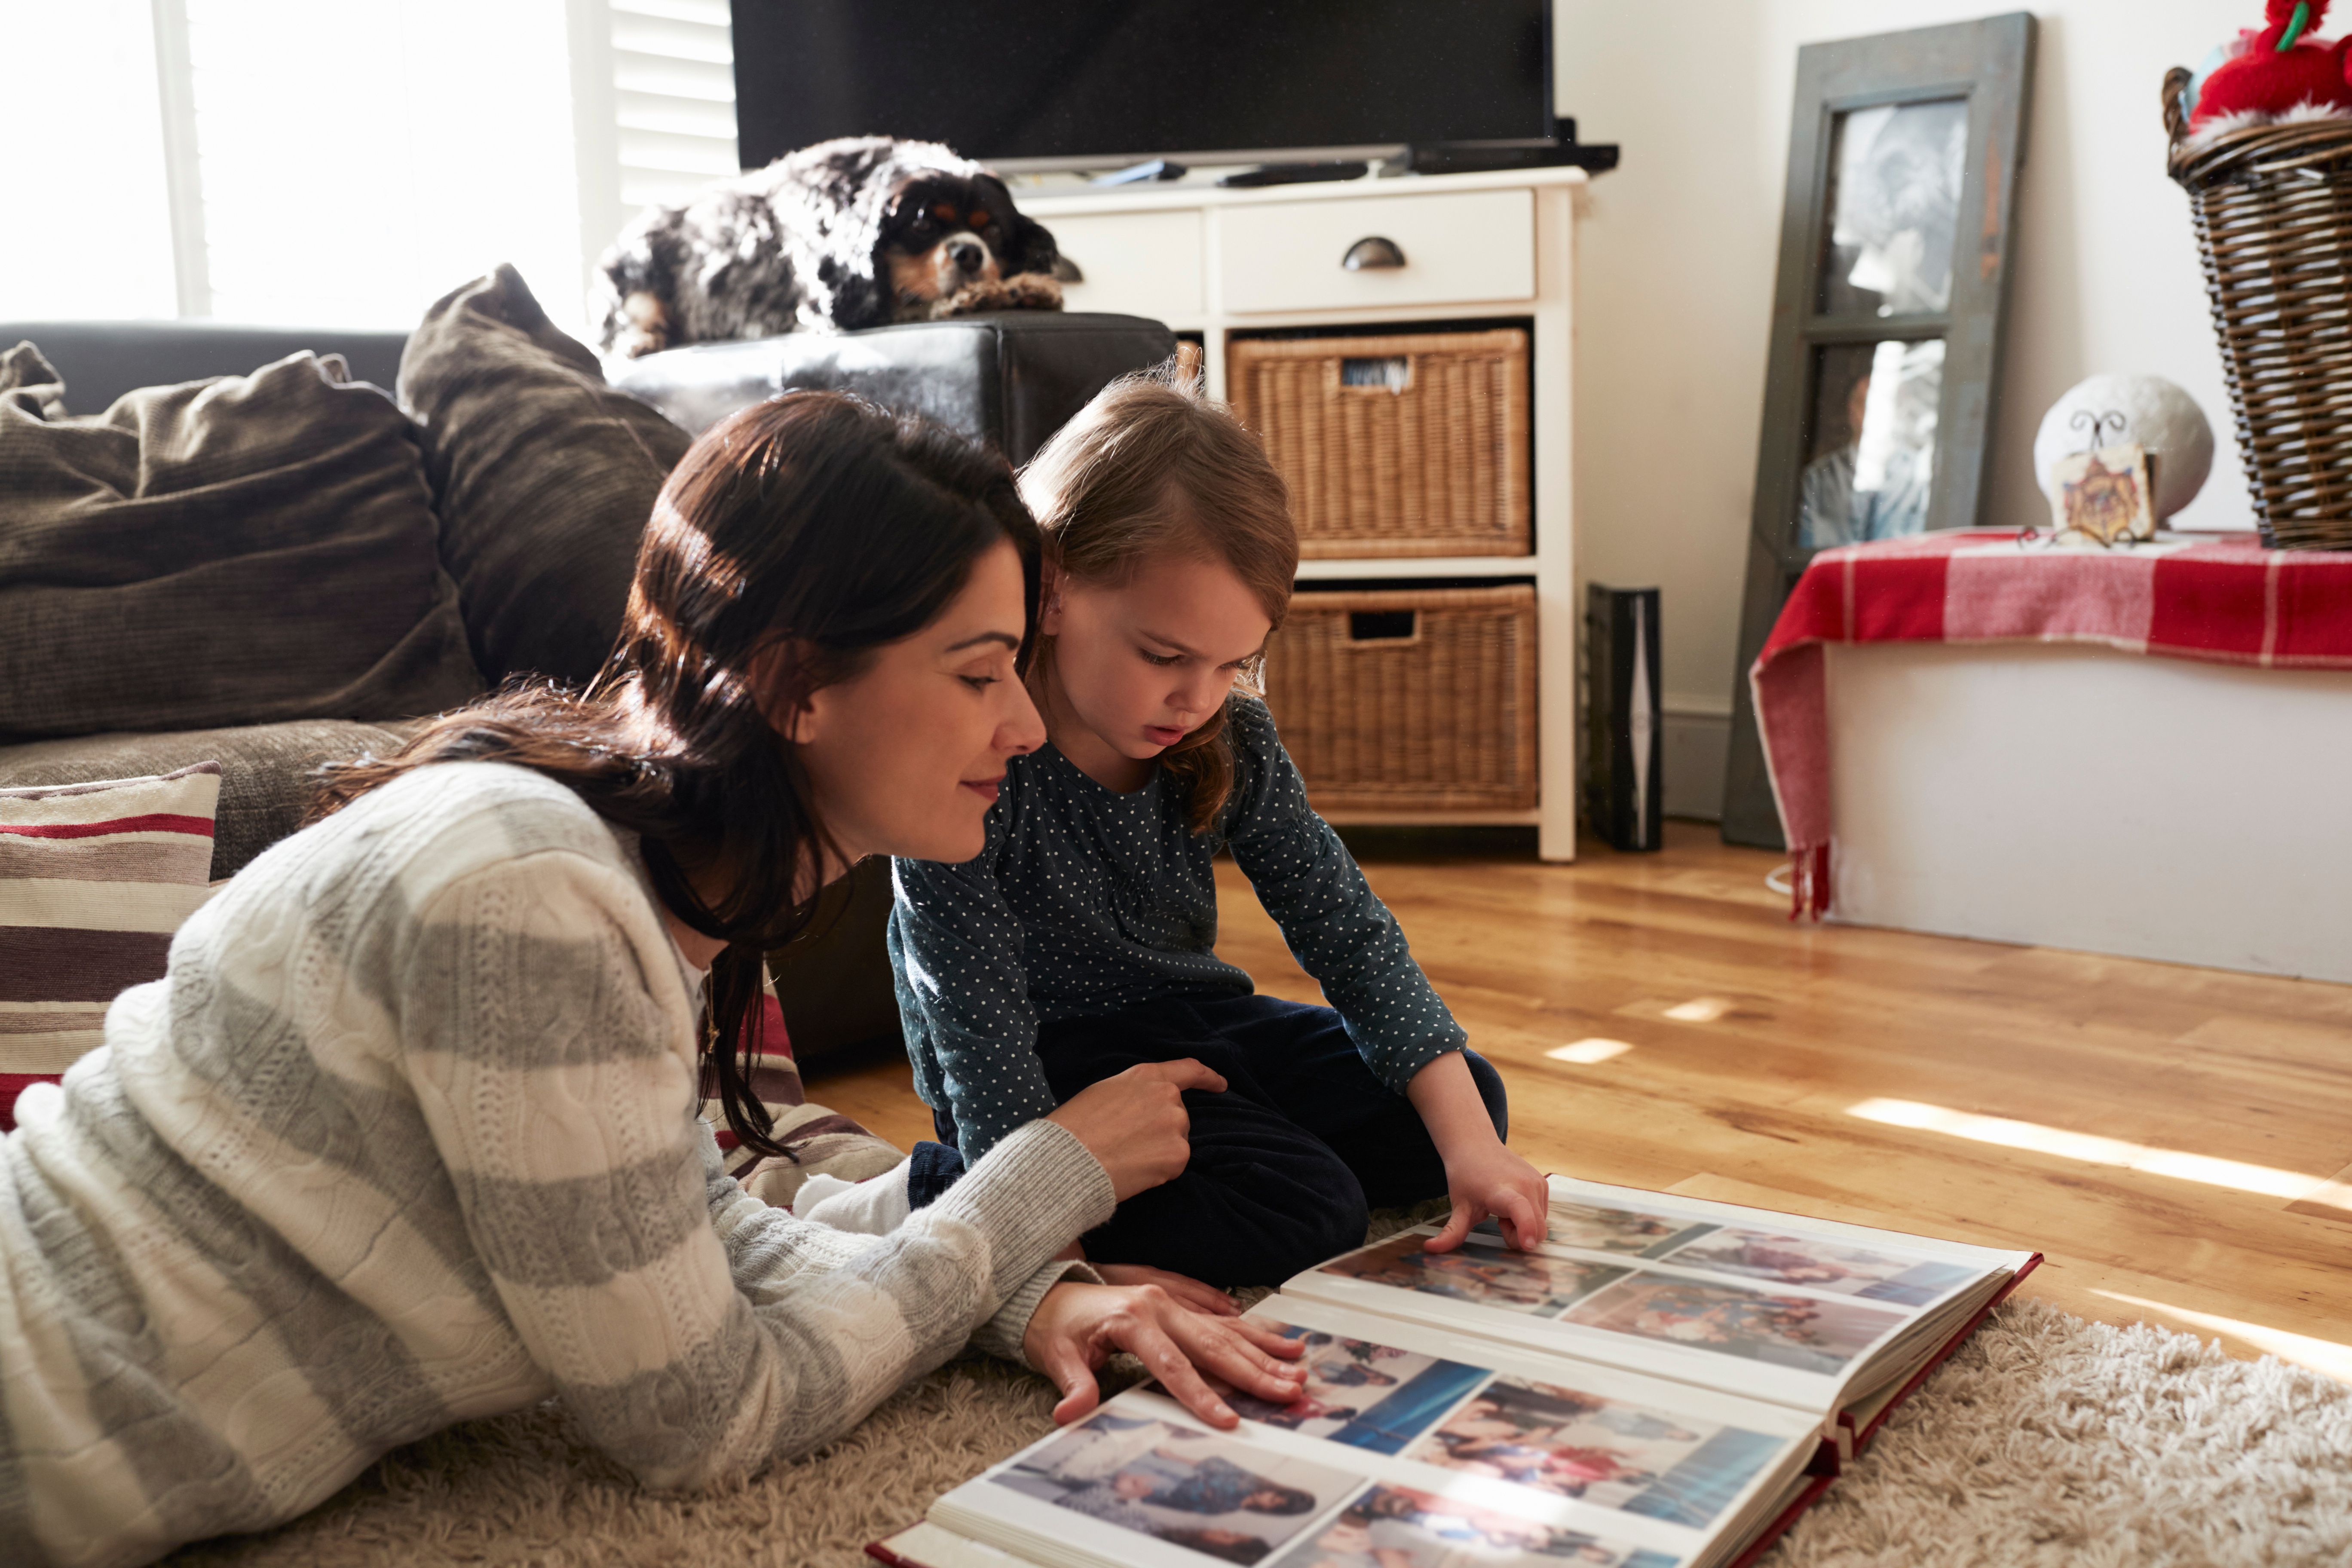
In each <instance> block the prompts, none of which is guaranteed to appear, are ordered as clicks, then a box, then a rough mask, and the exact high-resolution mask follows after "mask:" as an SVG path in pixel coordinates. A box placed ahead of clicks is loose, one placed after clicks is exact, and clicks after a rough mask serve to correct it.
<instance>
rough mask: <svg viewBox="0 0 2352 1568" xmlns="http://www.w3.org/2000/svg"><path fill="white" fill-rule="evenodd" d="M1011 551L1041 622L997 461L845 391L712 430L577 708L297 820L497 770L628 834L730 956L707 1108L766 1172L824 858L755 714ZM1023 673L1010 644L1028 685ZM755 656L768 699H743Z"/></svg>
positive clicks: (452, 740) (405, 756) (809, 395)
mask: <svg viewBox="0 0 2352 1568" xmlns="http://www.w3.org/2000/svg"><path fill="white" fill-rule="evenodd" d="M1007 540H1010V541H1011V542H1012V543H1013V547H1014V549H1015V550H1016V551H1018V552H1019V553H1020V556H1021V569H1022V577H1023V581H1024V584H1025V590H1026V598H1027V608H1028V611H1029V617H1030V619H1031V620H1032V621H1033V622H1034V619H1035V612H1036V601H1037V562H1038V535H1037V527H1036V524H1035V523H1034V521H1032V520H1031V518H1030V516H1029V512H1028V509H1027V508H1025V507H1024V506H1023V505H1022V503H1021V498H1020V494H1019V492H1018V491H1017V490H1016V489H1014V485H1013V471H1012V469H1011V468H1010V467H1008V466H1007V465H1006V464H1005V462H1004V460H1003V458H1000V457H998V456H996V455H995V454H993V453H992V452H989V451H987V450H985V449H984V448H982V447H977V446H974V445H973V444H971V442H969V441H966V440H965V439H963V438H962V437H960V436H958V435H956V434H955V433H954V432H952V431H950V430H948V429H946V428H944V427H943V426H938V425H934V424H932V423H930V422H929V421H927V420H922V419H918V418H914V417H911V416H894V415H891V414H887V413H885V412H884V411H883V410H881V409H879V408H877V407H875V406H874V405H871V404H868V403H866V402H863V401H861V400H859V399H856V398H853V397H847V396H844V395H841V394H838V393H830V392H788V393H785V394H784V395H782V396H779V397H773V398H771V399H769V400H768V401H766V402H764V403H760V404H755V405H752V406H751V407H749V408H746V409H743V410H741V411H740V412H739V413H737V414H735V415H733V416H730V418H728V419H726V420H724V421H722V422H721V423H719V425H717V426H713V427H712V428H711V429H710V430H709V431H708V432H706V433H705V434H704V435H703V437H701V438H700V439H699V440H698V441H696V442H695V444H694V445H693V447H690V448H689V449H688V452H687V454H686V456H685V457H684V458H682V459H680V460H679V462H678V465H677V469H676V471H674V472H673V473H672V474H671V475H670V477H669V481H668V483H667V484H665V485H664V486H663V487H662V491H661V495H660V497H659V499H657V500H656V501H655V502H654V511H653V518H652V521H650V522H648V523H647V524H646V532H645V538H644V542H642V543H641V544H640V545H639V546H638V550H637V566H636V576H635V581H634V582H633V583H632V584H631V585H630V588H629V600H628V606H627V609H626V610H625V612H624V615H623V617H622V625H621V635H620V637H619V640H618V641H617V642H616V644H615V645H614V650H613V655H612V658H610V659H609V660H607V661H606V663H605V666H604V671H603V673H602V674H600V675H599V676H598V677H597V679H596V680H595V683H594V684H593V686H591V687H590V688H589V689H588V690H587V691H586V692H585V693H584V694H581V693H573V692H571V691H567V690H564V689H561V688H558V687H555V686H552V685H551V684H548V683H546V682H544V681H536V680H524V681H520V682H516V683H511V684H509V686H507V687H506V688H505V689H501V690H499V691H497V692H494V693H492V694H491V695H489V696H488V697H485V698H483V699H482V700H479V701H478V702H475V703H473V704H471V705H469V706H467V707H465V708H461V709H459V710H456V711H455V712H451V713H446V714H444V715H442V716H441V717H440V718H438V719H436V720H434V721H432V722H431V723H430V724H428V725H427V726H426V727H425V729H424V731H421V732H420V733H418V734H417V735H416V736H415V737H414V738H412V739H411V740H410V741H409V742H407V743H406V744H405V745H404V746H403V747H401V748H400V750H399V751H397V752H394V753H393V754H392V755H391V756H389V757H383V758H374V757H369V758H362V759H361V760H360V761H358V762H356V763H347V764H343V765H341V766H338V767H335V768H331V769H329V770H326V771H325V772H323V773H322V774H321V776H320V785H319V791H318V796H317V805H316V806H315V807H314V813H313V815H314V816H328V815H330V814H331V813H332V812H334V811H337V810H339V809H341V807H342V806H344V805H349V804H350V803H351V802H352V801H353V800H355V799H357V798H358V797H359V796H361V795H364V794H366V793H367V792H368V791H370V790H373V789H375V788H378V787H380V786H381V785H383V784H388V783H390V782H391V781H392V780H394V779H395V778H397V777H399V776H400V775H401V774H403V773H408V772H410V771H411V770H413V769H415V768H421V767H425V766H428V765H430V764H432V763H451V762H494V763H513V764H515V765H517V766H519V767H525V768H530V769H531V770H532V771H534V772H536V773H543V774H545V775H546V776H548V777H549V778H551V779H553V780H555V781H556V782H558V783H559V784H563V785H565V786H566V787H568V788H570V789H572V791H574V792H575V793H577V794H578V795H580V797H581V798H582V799H583V800H584V801H586V802H587V803H588V805H590V806H591V807H592V808H593V809H594V810H595V812H596V813H597V815H598V816H602V817H604V819H605V820H606V821H608V822H611V823H613V824H614V826H618V827H622V828H625V829H628V830H630V831H633V832H635V833H637V834H638V835H640V836H641V841H642V843H643V846H644V851H645V858H646V867H647V868H648V869H649V870H650V871H651V873H652V876H653V882H654V887H655V890H656V892H657V893H658V894H659V895H660V898H661V900H662V902H663V903H664V904H665V905H666V906H667V907H668V909H669V910H670V911H671V912H672V913H674V914H676V915H677V918H678V919H679V920H680V921H684V922H685V923H686V924H687V925H688V926H690V927H692V928H693V929H694V930H696V931H700V932H702V933H703V934H704V935H705V936H709V937H713V938H719V939H723V940H724V941H725V942H727V944H728V945H727V948H726V951H724V952H721V953H720V954H719V957H718V958H717V960H715V961H714V962H713V963H712V964H711V967H710V998H709V1011H708V1015H707V1022H706V1025H705V1032H704V1037H703V1042H702V1052H703V1056H702V1076H703V1089H702V1092H703V1093H704V1095H705V1096H711V1095H713V1094H714V1093H715V1095H716V1098H717V1099H718V1100H719V1103H720V1105H721V1107H722V1108H723V1110H724V1111H725V1113H726V1118H727V1125H728V1127H729V1129H730V1131H733V1132H734V1134H735V1137H736V1139H737V1141H738V1142H739V1143H740V1144H741V1145H742V1146H744V1147H746V1148H749V1149H751V1150H752V1151H754V1152H757V1153H761V1154H782V1153H784V1152H785V1151H784V1150H783V1148H782V1145H780V1144H779V1143H777V1142H775V1141H774V1139H773V1138H772V1136H771V1134H772V1131H773V1129H774V1123H773V1121H772V1119H771V1118H770V1116H769V1114H768V1111H767V1108H766V1107H765V1106H763V1105H762V1104H761V1102H760V1100H759V1097H758V1096H757V1095H756V1094H755V1093H753V1092H752V1089H751V1070H752V1068H753V1066H754V1065H755V1063H756V1060H757V1058H758V1055H759V1050H760V1025H759V1019H760V1005H759V1004H760V994H761V963H762V961H763V954H764V952H765V950H767V949H769V948H772V947H776V946H778V945H781V944H782V942H787V941H789V940H791V938H792V937H793V936H794V935H795V934H797V933H798V932H799V931H801V930H802V929H803V927H804V926H805V925H806V924H807V922H808V920H809V917H810V912H811V907H812V905H813V903H814V899H813V894H814V891H815V889H816V887H817V885H818V884H819V882H820V881H821V880H822V878H823V876H824V872H825V870H826V869H827V868H832V867H835V866H837V864H838V861H839V858H840V857H839V855H838V854H837V852H836V847H835V843H834V841H833V839H832V837H831V836H830V835H829V834H828V833H827V831H826V828H825V825H824V823H823V822H821V821H819V820H818V819H817V817H816V815H815V813H814V809H813V808H812V804H811V801H810V798H809V789H808V781H807V778H806V776H805V774H804V773H803V772H802V769H801V766H800V763H799V760H798V758H797V756H796V755H795V753H794V749H793V746H792V745H791V743H789V742H786V741H785V740H784V739H783V738H782V736H781V735H779V734H778V733H777V731H776V729H775V727H774V726H773V725H772V723H771V722H770V721H769V719H768V717H767V713H766V711H764V710H763V708H762V699H763V697H764V699H765V701H766V705H767V708H768V709H770V710H783V711H789V710H791V709H793V708H794V707H797V706H798V705H799V704H801V703H803V702H804V701H805V700H807V699H808V697H809V696H810V695H811V694H812V693H814V692H815V691H817V690H818V689H821V688H824V687H825V686H829V685H831V684H833V683H835V682H836V681H839V680H844V679H849V678H851V677H853V676H855V675H856V674H857V673H859V672H860V670H862V669H863V668H865V667H866V665H867V663H869V662H870V660H871V659H872V658H873V656H874V655H875V653H876V652H877V650H878V649H879V648H880V647H882V646H883V645H884V644H886V643H891V642H896V641H898V639H900V638H902V637H910V636H912V635H913V634H914V633H916V632H918V631H919V630H921V629H922V628H923V627H924V626H928V625H929V624H930V622H931V621H932V620H933V619H934V618H936V617H937V616H939V615H940V613H941V612H942V611H944V610H945V609H946V608H947V606H948V605H949V604H950V602H952V601H953V600H954V598H955V597H956V595H958V594H960V593H961V592H962V591H963V587H964V584H965V583H966V582H967V581H968V580H969V579H970V577H971V570H972V567H973V565H974V563H976V562H978V561H979V560H980V558H981V557H982V556H983V555H985V554H986V553H987V552H989V551H990V550H992V549H993V548H995V547H996V546H997V545H998V544H1000V543H1002V542H1005V541H1007ZM1024 637H1025V634H1024ZM1028 654H1029V647H1028V644H1027V642H1026V641H1025V640H1024V643H1023V646H1022V648H1021V654H1020V662H1021V664H1022V666H1023V668H1026V665H1027V659H1028ZM763 656H772V668H773V670H774V671H775V676H776V678H777V679H778V680H780V681H781V687H782V689H770V690H768V691H765V692H764V693H763V692H762V691H761V690H760V689H757V684H758V683H757V682H756V681H755V679H754V678H753V673H752V667H753V662H754V660H755V659H762V660H763V667H764V666H765V665H766V660H765V659H764V658H763ZM703 872H714V873H717V874H718V879H721V880H724V881H725V882H726V883H727V884H728V892H727V894H726V896H725V897H723V898H721V899H720V900H718V901H717V902H716V903H711V902H706V901H705V900H704V899H703V898H702V897H701V896H700V895H699V894H698V893H697V892H696V890H695V888H694V883H693V880H692V876H693V874H695V873H703Z"/></svg>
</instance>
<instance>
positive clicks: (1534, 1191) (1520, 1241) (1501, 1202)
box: [1422, 1137, 1551, 1252]
mask: <svg viewBox="0 0 2352 1568" xmlns="http://www.w3.org/2000/svg"><path fill="white" fill-rule="evenodd" d="M1445 1194H1446V1196H1447V1197H1449V1198H1451V1199H1452V1200H1453V1202H1454V1212H1453V1214H1451V1215H1448V1216H1447V1217H1446V1221H1445V1228H1444V1230H1442V1231H1440V1232H1439V1233H1438V1234H1437V1235H1435V1236H1433V1237H1430V1238H1429V1240H1428V1242H1427V1243H1426V1244H1425V1245H1424V1246H1423V1248H1422V1250H1423V1251H1424V1252H1451V1251H1452V1250H1453V1249H1454V1248H1455V1247H1459V1246H1461V1245H1462V1238H1463V1237H1465V1236H1467V1235H1469V1234H1470V1227H1471V1226H1474V1225H1476V1224H1477V1223H1478V1222H1479V1221H1480V1220H1482V1219H1485V1218H1486V1216H1487V1215H1494V1216H1495V1217H1496V1218H1497V1219H1499V1220H1500V1221H1502V1225H1503V1239H1504V1240H1505V1241H1507V1242H1508V1243H1509V1244H1510V1245H1511V1246H1513V1247H1517V1248H1518V1249H1519V1250H1520V1251H1522V1252H1524V1251H1526V1250H1527V1249H1528V1247H1533V1246H1534V1245H1535V1244H1536V1243H1537V1242H1538V1241H1541V1240H1542V1239H1543V1238H1544V1229H1545V1217H1546V1215H1547V1214H1548V1212H1549V1207H1550V1196H1551V1194H1550V1191H1549V1188H1548V1187H1547V1186H1546V1185H1545V1184H1544V1179H1543V1176H1542V1175H1541V1174H1540V1173H1538V1171H1537V1170H1536V1168H1535V1167H1534V1166H1533V1165H1530V1164H1528V1163H1527V1162H1526V1161H1525V1160H1522V1159H1520V1158H1519V1157H1518V1156H1517V1154H1514V1153H1512V1152H1510V1151H1509V1150H1508V1149H1506V1148H1504V1147H1503V1144H1502V1141H1501V1140H1500V1139H1497V1138H1494V1137H1489V1138H1488V1139H1487V1140H1486V1143H1485V1144H1484V1145H1483V1146H1477V1145H1474V1146H1473V1147H1472V1148H1470V1149H1468V1150H1466V1151H1462V1152H1455V1153H1454V1154H1451V1155H1449V1156H1448V1157H1447V1159H1446V1162H1445Z"/></svg>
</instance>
